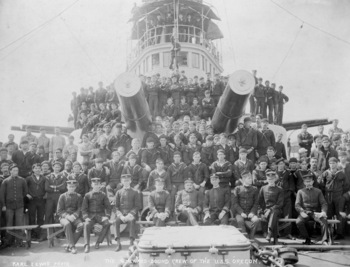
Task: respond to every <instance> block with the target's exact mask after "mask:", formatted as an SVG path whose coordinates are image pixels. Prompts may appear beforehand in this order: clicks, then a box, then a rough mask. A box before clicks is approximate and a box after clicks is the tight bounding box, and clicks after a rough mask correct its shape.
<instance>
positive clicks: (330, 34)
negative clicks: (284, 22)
mask: <svg viewBox="0 0 350 267" xmlns="http://www.w3.org/2000/svg"><path fill="white" fill-rule="evenodd" d="M270 1H271V2H272V3H273V4H274V5H276V6H277V7H279V8H280V9H282V10H284V11H285V12H287V13H288V14H289V15H291V16H293V17H294V18H296V19H298V20H300V21H301V22H302V23H303V24H306V25H308V26H310V27H311V28H314V29H315V30H318V31H320V32H322V33H324V34H326V35H329V36H330V37H333V38H335V39H337V40H338V41H340V42H343V43H345V44H347V45H350V42H349V41H347V40H345V39H343V38H341V37H338V36H336V35H334V34H333V33H330V32H327V31H325V30H323V29H321V28H319V27H317V26H315V25H313V24H311V23H309V22H307V21H305V20H303V19H302V18H300V17H298V16H297V15H295V14H293V13H292V12H290V11H289V10H288V9H286V8H284V7H283V6H281V5H279V4H277V3H276V2H275V1H273V0H270Z"/></svg>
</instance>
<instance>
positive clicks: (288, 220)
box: [278, 218, 340, 224]
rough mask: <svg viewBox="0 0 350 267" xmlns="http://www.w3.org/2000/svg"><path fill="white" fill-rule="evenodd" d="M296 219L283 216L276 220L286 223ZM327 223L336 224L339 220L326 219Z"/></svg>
mask: <svg viewBox="0 0 350 267" xmlns="http://www.w3.org/2000/svg"><path fill="white" fill-rule="evenodd" d="M296 221H297V219H292V218H283V219H279V220H278V222H286V223H288V222H294V223H295V222H296ZM327 223H328V224H338V223H340V221H339V220H327Z"/></svg>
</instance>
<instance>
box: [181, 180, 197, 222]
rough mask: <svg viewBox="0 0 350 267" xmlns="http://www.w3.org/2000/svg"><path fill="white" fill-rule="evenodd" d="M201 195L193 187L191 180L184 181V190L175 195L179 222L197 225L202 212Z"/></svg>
mask: <svg viewBox="0 0 350 267" xmlns="http://www.w3.org/2000/svg"><path fill="white" fill-rule="evenodd" d="M202 205H203V193H202V192H201V191H197V190H196V189H195V187H194V181H193V180H192V179H191V178H188V179H186V180H185V189H184V190H181V191H179V192H178V193H177V196H176V201H175V208H176V210H177V211H178V212H179V217H178V218H179V220H180V221H182V222H186V223H187V225H198V216H199V213H200V212H201V210H202Z"/></svg>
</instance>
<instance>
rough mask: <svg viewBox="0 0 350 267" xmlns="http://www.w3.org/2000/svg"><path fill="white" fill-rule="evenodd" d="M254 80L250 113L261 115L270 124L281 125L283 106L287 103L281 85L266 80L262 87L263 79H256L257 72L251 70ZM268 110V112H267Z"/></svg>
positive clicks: (286, 97) (287, 99) (250, 99)
mask: <svg viewBox="0 0 350 267" xmlns="http://www.w3.org/2000/svg"><path fill="white" fill-rule="evenodd" d="M252 74H253V75H254V78H255V83H256V85H255V88H254V91H253V93H252V94H251V96H250V98H249V103H250V113H251V114H262V115H263V117H264V118H267V119H268V120H269V122H270V123H274V124H277V125H282V120H283V111H284V104H285V103H287V102H288V101H289V98H288V96H287V95H285V94H284V93H283V85H280V86H278V90H277V87H276V84H275V83H271V84H270V81H268V80H266V81H265V85H263V79H262V78H257V76H256V75H257V71H256V70H253V71H252ZM267 110H269V112H267Z"/></svg>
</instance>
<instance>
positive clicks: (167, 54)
mask: <svg viewBox="0 0 350 267" xmlns="http://www.w3.org/2000/svg"><path fill="white" fill-rule="evenodd" d="M170 61H171V58H170V52H164V53H163V67H166V68H168V67H169V66H170Z"/></svg>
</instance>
